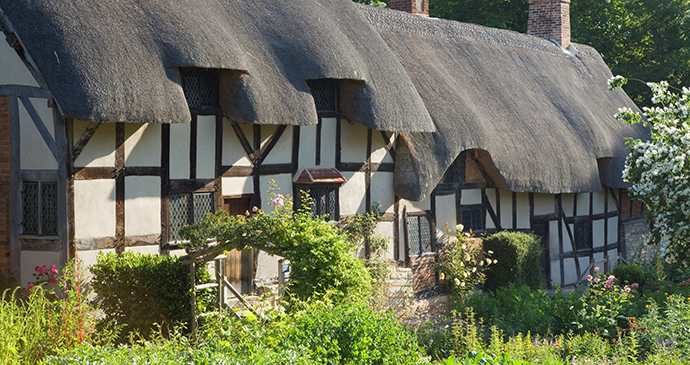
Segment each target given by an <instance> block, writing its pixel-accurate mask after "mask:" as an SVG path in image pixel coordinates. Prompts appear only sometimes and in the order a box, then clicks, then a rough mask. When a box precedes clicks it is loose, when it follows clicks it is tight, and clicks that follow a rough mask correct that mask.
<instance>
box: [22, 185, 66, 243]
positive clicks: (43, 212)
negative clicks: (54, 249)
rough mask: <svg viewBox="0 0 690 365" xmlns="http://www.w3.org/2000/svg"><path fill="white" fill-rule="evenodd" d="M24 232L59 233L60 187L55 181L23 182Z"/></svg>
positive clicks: (38, 233) (39, 233)
mask: <svg viewBox="0 0 690 365" xmlns="http://www.w3.org/2000/svg"><path fill="white" fill-rule="evenodd" d="M22 233H24V234H36V235H48V236H50V235H57V234H58V189H57V182H55V181H24V182H23V183H22Z"/></svg>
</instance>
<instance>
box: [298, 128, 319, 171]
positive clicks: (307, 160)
mask: <svg viewBox="0 0 690 365" xmlns="http://www.w3.org/2000/svg"><path fill="white" fill-rule="evenodd" d="M298 161H299V162H298V164H297V165H298V166H299V167H300V169H301V168H302V167H308V166H316V126H315V125H305V126H302V127H300V130H299V159H298Z"/></svg>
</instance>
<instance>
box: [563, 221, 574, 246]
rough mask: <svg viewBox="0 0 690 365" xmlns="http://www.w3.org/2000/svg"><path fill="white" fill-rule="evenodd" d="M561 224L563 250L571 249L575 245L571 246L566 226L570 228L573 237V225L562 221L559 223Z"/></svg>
mask: <svg viewBox="0 0 690 365" xmlns="http://www.w3.org/2000/svg"><path fill="white" fill-rule="evenodd" d="M561 225H562V226H563V252H568V251H572V250H574V249H575V247H573V242H572V241H571V240H570V236H569V235H568V228H570V232H571V233H572V234H573V238H575V225H573V224H563V223H561ZM566 227H568V228H566Z"/></svg>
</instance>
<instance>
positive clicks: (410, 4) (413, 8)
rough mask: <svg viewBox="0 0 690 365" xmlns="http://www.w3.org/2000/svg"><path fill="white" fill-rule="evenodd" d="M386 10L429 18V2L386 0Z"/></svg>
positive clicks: (419, 0)
mask: <svg viewBox="0 0 690 365" xmlns="http://www.w3.org/2000/svg"><path fill="white" fill-rule="evenodd" d="M388 8H389V9H393V10H400V11H406V12H408V13H412V14H419V15H425V16H429V0H388Z"/></svg>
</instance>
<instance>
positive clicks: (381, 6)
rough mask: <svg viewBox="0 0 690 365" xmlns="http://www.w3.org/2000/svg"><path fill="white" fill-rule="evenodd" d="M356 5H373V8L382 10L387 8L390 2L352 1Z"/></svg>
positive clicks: (386, 0)
mask: <svg viewBox="0 0 690 365" xmlns="http://www.w3.org/2000/svg"><path fill="white" fill-rule="evenodd" d="M352 1H354V2H356V3H360V4H364V5H371V6H378V7H380V8H385V7H386V3H388V0H352Z"/></svg>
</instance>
